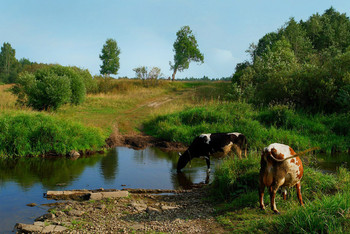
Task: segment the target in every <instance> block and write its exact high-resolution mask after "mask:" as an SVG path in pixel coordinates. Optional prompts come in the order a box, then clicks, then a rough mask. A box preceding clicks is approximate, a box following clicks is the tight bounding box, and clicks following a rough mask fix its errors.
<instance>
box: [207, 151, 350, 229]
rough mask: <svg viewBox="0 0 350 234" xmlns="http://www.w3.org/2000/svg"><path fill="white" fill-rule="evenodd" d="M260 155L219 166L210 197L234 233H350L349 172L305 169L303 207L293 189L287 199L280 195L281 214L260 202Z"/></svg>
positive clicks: (222, 218) (278, 201)
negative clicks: (332, 172) (260, 205)
mask: <svg viewBox="0 0 350 234" xmlns="http://www.w3.org/2000/svg"><path fill="white" fill-rule="evenodd" d="M259 168H260V164H259V157H257V156H254V155H250V156H249V158H248V159H243V160H238V159H234V160H232V159H225V160H224V161H223V162H222V163H221V164H220V165H218V166H217V168H216V170H215V174H214V181H213V183H212V184H211V191H212V193H211V194H212V197H211V199H212V200H213V201H215V202H218V204H219V205H218V210H219V212H218V217H217V219H218V221H219V222H220V223H222V224H223V225H224V226H226V227H227V228H228V229H229V230H231V231H233V232H242V233H246V232H263V233H348V232H349V231H350V200H349V198H350V183H349V182H350V172H349V171H348V170H347V169H345V168H339V169H338V171H337V173H336V174H324V173H322V172H321V171H319V170H317V169H314V168H311V167H307V166H306V168H305V171H304V176H303V178H302V180H301V189H302V196H303V200H304V203H305V207H301V206H299V204H298V200H297V196H296V191H295V189H294V188H291V189H289V191H288V197H287V201H284V200H282V196H276V204H277V207H278V209H279V210H280V211H281V215H280V216H275V215H273V212H272V211H271V210H270V209H269V205H270V202H269V195H268V192H267V189H266V191H265V198H264V200H265V204H267V209H266V210H265V211H260V209H259V203H258V199H259V196H258V178H259Z"/></svg>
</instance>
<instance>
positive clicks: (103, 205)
mask: <svg viewBox="0 0 350 234" xmlns="http://www.w3.org/2000/svg"><path fill="white" fill-rule="evenodd" d="M96 208H97V209H100V210H104V209H106V205H105V204H100V205H98V206H96Z"/></svg>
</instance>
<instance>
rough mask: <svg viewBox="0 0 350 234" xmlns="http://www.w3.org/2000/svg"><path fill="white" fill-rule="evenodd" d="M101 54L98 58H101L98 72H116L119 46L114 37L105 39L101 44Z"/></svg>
mask: <svg viewBox="0 0 350 234" xmlns="http://www.w3.org/2000/svg"><path fill="white" fill-rule="evenodd" d="M101 53H102V54H100V59H101V60H102V65H101V66H100V67H101V69H100V73H101V74H103V75H104V74H107V75H108V76H109V75H110V74H117V73H118V70H119V67H120V64H119V54H120V48H119V47H118V45H117V42H116V41H115V40H114V39H111V38H110V39H107V40H106V43H105V44H104V45H103V48H102V51H101Z"/></svg>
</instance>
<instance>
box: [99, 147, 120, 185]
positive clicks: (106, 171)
mask: <svg viewBox="0 0 350 234" xmlns="http://www.w3.org/2000/svg"><path fill="white" fill-rule="evenodd" d="M101 172H102V175H103V177H104V179H105V181H106V182H113V181H114V180H115V178H116V175H117V174H118V151H116V150H115V149H113V150H111V151H109V152H108V153H107V155H106V156H105V157H103V158H102V159H101Z"/></svg>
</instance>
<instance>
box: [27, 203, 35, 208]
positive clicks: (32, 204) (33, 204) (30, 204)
mask: <svg viewBox="0 0 350 234" xmlns="http://www.w3.org/2000/svg"><path fill="white" fill-rule="evenodd" d="M26 206H30V207H33V206H37V204H36V203H29V204H27V205H26Z"/></svg>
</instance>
